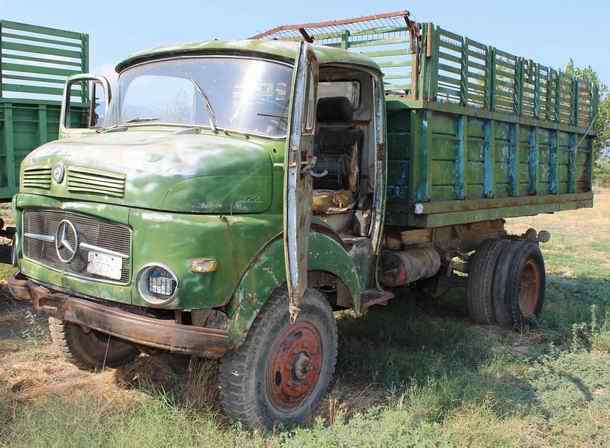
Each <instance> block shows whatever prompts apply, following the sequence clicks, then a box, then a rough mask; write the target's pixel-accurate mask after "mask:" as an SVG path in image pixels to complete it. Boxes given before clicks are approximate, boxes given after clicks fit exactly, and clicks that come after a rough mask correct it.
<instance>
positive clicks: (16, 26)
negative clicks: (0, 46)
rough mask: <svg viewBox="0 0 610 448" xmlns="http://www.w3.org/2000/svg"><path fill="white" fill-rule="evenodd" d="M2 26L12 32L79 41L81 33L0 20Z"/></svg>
mask: <svg viewBox="0 0 610 448" xmlns="http://www.w3.org/2000/svg"><path fill="white" fill-rule="evenodd" d="M2 26H3V27H5V28H10V29H13V30H19V31H27V32H30V33H38V34H47V35H50V36H57V37H67V38H69V39H80V38H81V33H77V32H75V31H67V30H60V29H57V28H50V27H46V26H37V25H29V24H27V23H20V22H12V21H10V20H2Z"/></svg>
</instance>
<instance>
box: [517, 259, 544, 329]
mask: <svg viewBox="0 0 610 448" xmlns="http://www.w3.org/2000/svg"><path fill="white" fill-rule="evenodd" d="M539 298H540V274H539V273H538V267H537V266H536V263H535V262H534V260H532V259H529V260H527V262H526V263H525V266H524V267H523V271H521V284H520V289H519V308H520V309H521V314H523V316H525V317H531V316H534V315H535V314H536V308H538V299H539Z"/></svg>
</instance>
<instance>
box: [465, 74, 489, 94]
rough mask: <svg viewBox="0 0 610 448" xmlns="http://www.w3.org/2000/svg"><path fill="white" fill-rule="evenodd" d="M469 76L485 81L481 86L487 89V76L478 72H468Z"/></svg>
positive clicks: (482, 88)
mask: <svg viewBox="0 0 610 448" xmlns="http://www.w3.org/2000/svg"><path fill="white" fill-rule="evenodd" d="M468 77H469V78H474V79H479V80H481V81H483V83H482V84H481V85H480V86H479V87H480V88H481V90H485V80H486V79H487V78H486V77H485V76H483V75H479V74H478V73H472V72H468Z"/></svg>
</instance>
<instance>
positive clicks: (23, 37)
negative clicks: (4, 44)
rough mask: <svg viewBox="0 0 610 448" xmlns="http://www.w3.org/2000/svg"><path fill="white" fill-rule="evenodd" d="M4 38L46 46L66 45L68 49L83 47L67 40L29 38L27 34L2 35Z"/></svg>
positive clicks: (78, 43)
mask: <svg viewBox="0 0 610 448" xmlns="http://www.w3.org/2000/svg"><path fill="white" fill-rule="evenodd" d="M2 36H3V37H9V38H11V39H20V40H28V41H31V42H41V43H44V44H53V45H64V46H66V47H76V48H79V49H80V47H81V44H80V42H70V41H67V40H56V39H45V38H43V37H34V36H27V35H25V34H13V33H2Z"/></svg>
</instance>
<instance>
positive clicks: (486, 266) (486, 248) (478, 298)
mask: <svg viewBox="0 0 610 448" xmlns="http://www.w3.org/2000/svg"><path fill="white" fill-rule="evenodd" d="M508 244H509V241H507V240H487V241H485V242H484V243H483V244H482V245H481V247H480V248H479V249H478V250H477V251H476V252H475V254H474V257H473V259H472V261H471V263H470V267H469V270H468V287H467V288H466V298H467V303H468V314H469V316H470V318H471V319H472V320H473V321H475V322H476V323H479V324H487V325H492V324H495V323H496V317H495V312H494V303H493V282H494V273H495V270H496V264H497V262H498V258H499V256H500V254H501V253H502V251H503V250H504V248H505V247H506V246H507V245H508Z"/></svg>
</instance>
